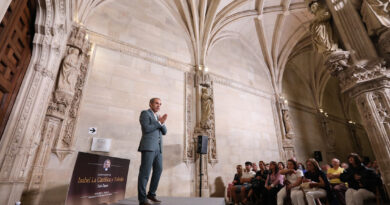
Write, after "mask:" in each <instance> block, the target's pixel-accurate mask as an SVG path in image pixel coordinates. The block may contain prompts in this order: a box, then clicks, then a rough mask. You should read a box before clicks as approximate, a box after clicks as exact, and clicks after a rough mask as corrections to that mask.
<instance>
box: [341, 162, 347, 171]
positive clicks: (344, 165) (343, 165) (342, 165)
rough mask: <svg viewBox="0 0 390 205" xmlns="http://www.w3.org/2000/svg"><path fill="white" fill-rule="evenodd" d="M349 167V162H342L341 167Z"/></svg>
mask: <svg viewBox="0 0 390 205" xmlns="http://www.w3.org/2000/svg"><path fill="white" fill-rule="evenodd" d="M348 167H349V166H348V164H347V163H345V162H343V163H341V168H343V169H344V170H346V169H348Z"/></svg>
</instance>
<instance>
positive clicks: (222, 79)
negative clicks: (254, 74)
mask: <svg viewBox="0 0 390 205" xmlns="http://www.w3.org/2000/svg"><path fill="white" fill-rule="evenodd" d="M210 76H211V78H212V79H213V82H214V83H217V84H220V85H225V86H229V87H231V88H234V89H237V90H240V91H243V92H246V93H250V94H252V95H256V96H259V97H263V98H266V99H271V98H273V96H274V94H272V93H267V92H265V91H262V90H259V89H255V88H253V87H251V86H247V85H244V84H242V83H239V82H237V81H234V80H231V79H228V78H226V77H223V76H220V75H217V74H214V73H210Z"/></svg>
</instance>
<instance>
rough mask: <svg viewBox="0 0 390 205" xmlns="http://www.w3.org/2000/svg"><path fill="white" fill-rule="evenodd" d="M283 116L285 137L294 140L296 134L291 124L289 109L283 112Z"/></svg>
mask: <svg viewBox="0 0 390 205" xmlns="http://www.w3.org/2000/svg"><path fill="white" fill-rule="evenodd" d="M282 116H283V125H284V131H285V136H286V138H287V139H293V138H294V136H295V133H294V127H293V124H292V122H291V117H290V113H289V111H288V110H287V109H283V110H282Z"/></svg>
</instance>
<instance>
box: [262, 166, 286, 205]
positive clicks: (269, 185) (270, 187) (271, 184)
mask: <svg viewBox="0 0 390 205" xmlns="http://www.w3.org/2000/svg"><path fill="white" fill-rule="evenodd" d="M269 172H270V173H269V174H268V176H267V179H266V180H265V190H264V191H265V193H264V196H265V201H266V204H268V205H271V204H276V194H277V193H278V192H279V190H280V189H281V188H282V186H283V175H281V174H280V173H279V168H278V165H277V164H276V162H274V161H271V162H270V166H269Z"/></svg>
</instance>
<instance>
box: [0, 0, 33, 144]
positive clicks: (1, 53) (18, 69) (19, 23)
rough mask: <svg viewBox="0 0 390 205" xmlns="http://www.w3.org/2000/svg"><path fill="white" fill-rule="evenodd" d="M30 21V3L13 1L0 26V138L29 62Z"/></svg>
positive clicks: (26, 0) (31, 15)
mask: <svg viewBox="0 0 390 205" xmlns="http://www.w3.org/2000/svg"><path fill="white" fill-rule="evenodd" d="M34 20H35V1H34V0H13V1H11V4H10V6H9V7H8V10H7V12H6V13H5V15H4V17H3V19H2V21H1V23H0V139H1V136H2V134H3V132H4V128H5V125H6V124H7V121H8V118H9V115H10V113H11V110H12V106H13V104H14V102H15V99H16V96H17V94H18V91H19V88H20V85H21V84H22V80H23V77H24V74H25V73H26V70H27V67H28V65H29V62H30V58H31V53H32V40H33V35H34Z"/></svg>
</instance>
